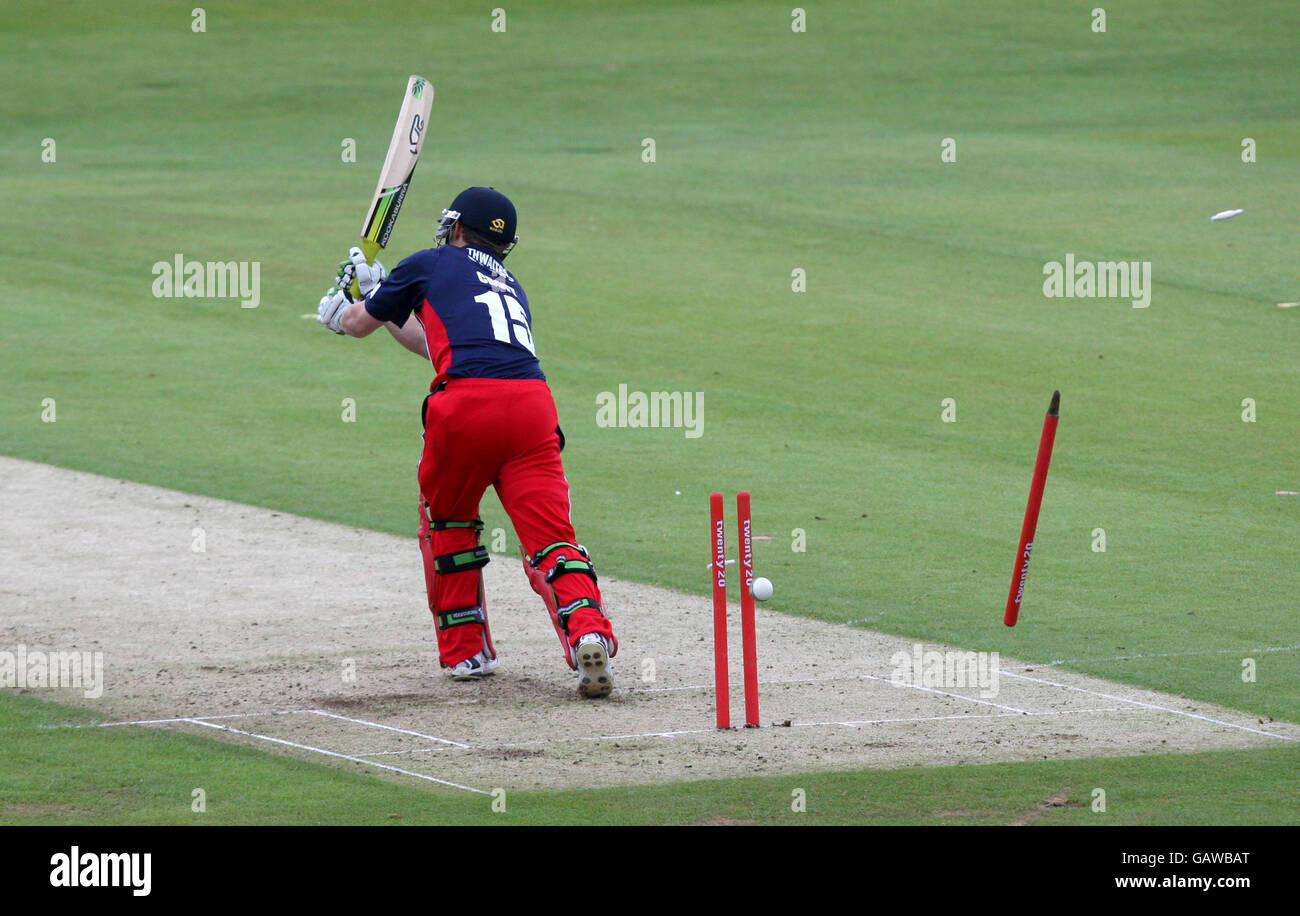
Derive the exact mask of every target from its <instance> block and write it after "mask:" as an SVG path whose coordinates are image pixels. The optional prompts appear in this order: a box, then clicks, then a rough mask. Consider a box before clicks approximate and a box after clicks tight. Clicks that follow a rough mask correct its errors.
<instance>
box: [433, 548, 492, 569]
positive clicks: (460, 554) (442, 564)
mask: <svg viewBox="0 0 1300 916" xmlns="http://www.w3.org/2000/svg"><path fill="white" fill-rule="evenodd" d="M488 559H489V557H488V549H487V548H486V547H483V546H481V545H480V546H478V547H475V548H473V549H472V550H457V551H455V552H454V553H440V554H438V555H437V556H436V557H434V558H433V566H434V569H436V570H437V571H438V574H439V575H443V576H446V575H450V574H451V573H458V572H468V571H469V570H471V569H482V568H483V567H484V566H487V564H488Z"/></svg>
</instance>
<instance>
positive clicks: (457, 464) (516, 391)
mask: <svg viewBox="0 0 1300 916" xmlns="http://www.w3.org/2000/svg"><path fill="white" fill-rule="evenodd" d="M558 425H559V421H558V418H557V416H556V411H555V400H554V398H553V397H552V396H551V389H550V386H548V385H547V384H546V382H545V381H543V380H541V379H486V378H452V379H449V380H448V381H447V384H446V387H445V388H443V389H442V390H441V391H438V392H435V393H434V394H431V395H430V396H429V398H428V400H427V401H426V402H425V412H424V453H423V455H422V456H421V458H420V493H421V495H422V496H423V497H424V499H425V501H426V502H427V503H428V509H429V517H430V519H433V520H441V521H450V522H472V521H473V520H474V519H476V518H477V517H478V514H479V502H480V501H481V500H482V498H483V494H484V492H486V490H487V488H488V487H489V486H492V487H495V488H496V492H497V496H498V498H499V499H500V500H501V506H502V507H503V508H504V509H505V510H506V514H507V515H509V516H510V521H511V523H512V524H513V525H514V528H515V534H516V535H517V536H518V538H519V543H520V544H521V545H522V546H523V548H524V551H525V552H526V553H527V554H528V556H529V557H532V556H533V555H534V554H536V552H537V551H539V550H541V549H543V548H545V547H549V546H550V545H552V544H554V543H556V542H559V541H567V542H570V543H575V544H576V543H577V540H576V535H575V534H574V531H573V523H572V521H571V520H570V517H569V483H568V481H567V480H566V479H565V477H564V466H563V464H562V462H561V460H560V437H559V433H558V431H557V427H558ZM430 540H431V542H432V553H433V554H434V555H435V556H436V555H443V554H450V553H454V552H457V551H464V550H472V549H473V548H474V547H476V546H477V545H478V543H479V535H478V532H477V531H475V530H474V529H473V528H466V527H449V528H444V529H441V530H438V529H437V528H436V527H435V530H433V531H432V532H430ZM553 556H554V555H553ZM548 565H554V561H553V560H545V561H543V563H542V564H541V565H540V566H539V567H538V568H539V570H541V571H542V572H543V573H546V572H548V571H549V569H548ZM429 578H430V579H432V583H431V588H430V589H429V591H430V593H431V594H430V609H431V610H432V612H433V614H434V619H435V621H440V620H441V619H442V618H440V615H442V614H446V613H448V612H453V611H458V610H461V609H465V608H472V607H475V606H477V605H479V604H480V601H479V584H480V581H481V575H480V570H477V569H475V570H467V571H464V572H455V573H446V574H442V573H440V574H437V575H436V576H435V575H433V574H432V572H429ZM553 587H554V589H555V594H556V599H557V601H558V602H559V603H560V604H568V603H569V602H572V601H576V600H578V599H580V598H591V599H593V600H594V601H596V602H597V603H598V604H599V603H600V590H599V588H597V586H596V583H595V581H593V580H592V579H591V578H590V577H588V576H586V575H564V576H557V577H556V578H555V580H554V583H553ZM485 603H486V602H484V604H485ZM600 606H601V607H603V604H602V605H600ZM484 611H486V607H484ZM586 633H599V634H601V635H602V636H605V637H607V638H608V637H610V636H612V635H613V630H612V628H611V626H610V622H609V618H607V617H605V616H604V615H603V614H601V613H600V612H599V611H597V610H596V609H595V608H588V607H583V608H579V609H578V610H576V611H574V612H573V614H572V616H571V617H570V618H569V629H568V636H569V641H570V643H569V644H570V645H575V644H576V643H577V641H578V638H579V637H580V636H583V635H584V634H586ZM483 648H484V629H483V625H482V624H479V623H457V624H456V625H453V626H442V625H441V624H440V625H439V627H438V652H439V655H440V657H441V661H442V664H444V665H446V666H448V667H451V666H453V665H456V664H458V663H459V662H462V661H464V660H465V659H467V658H469V657H471V656H473V655H474V654H475V653H477V652H480V651H482V650H483Z"/></svg>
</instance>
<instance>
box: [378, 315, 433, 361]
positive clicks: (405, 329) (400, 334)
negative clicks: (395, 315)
mask: <svg viewBox="0 0 1300 916" xmlns="http://www.w3.org/2000/svg"><path fill="white" fill-rule="evenodd" d="M384 327H386V328H388V333H389V334H392V335H393V340H395V341H397V342H398V343H399V344H401V345H402V346H404V347H406V349H408V350H410V351H411V352H412V353H414V354H415V355H416V356H418V357H420V358H421V359H426V360H428V359H429V343H428V341H426V340H425V339H424V328H423V327H422V326H421V325H420V322H418V321H411V320H409V319H408V320H407V322H406V324H404V325H402V326H401V327H398V326H397V325H396V324H395V323H393V322H391V321H386V322H384ZM429 361H430V362H433V360H429Z"/></svg>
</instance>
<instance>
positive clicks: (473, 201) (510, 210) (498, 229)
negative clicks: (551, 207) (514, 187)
mask: <svg viewBox="0 0 1300 916" xmlns="http://www.w3.org/2000/svg"><path fill="white" fill-rule="evenodd" d="M458 222H459V223H461V224H463V225H464V226H465V227H466V228H467V229H472V230H474V231H475V232H477V233H478V234H479V235H481V236H482V237H483V238H485V239H487V240H488V241H490V242H492V243H493V244H495V245H500V246H501V249H502V251H501V257H502V258H504V257H505V256H506V255H508V254H509V253H510V249H512V248H514V247H515V244H516V243H517V242H518V241H519V236H517V235H515V205H514V204H512V203H511V202H510V198H508V197H506V196H505V195H504V194H502V193H501V192H500V191H498V190H497V189H496V188H466V189H465V190H463V191H461V192H460V193H459V194H457V195H456V199H455V200H453V201H452V202H451V206H450V207H448V208H447V209H446V210H443V211H442V219H441V220H439V221H438V230H437V231H436V232H435V233H434V234H433V237H434V239H435V240H436V241H438V242H445V241H447V240H448V239H450V238H451V230H452V227H454V226H455V225H456V223H458Z"/></svg>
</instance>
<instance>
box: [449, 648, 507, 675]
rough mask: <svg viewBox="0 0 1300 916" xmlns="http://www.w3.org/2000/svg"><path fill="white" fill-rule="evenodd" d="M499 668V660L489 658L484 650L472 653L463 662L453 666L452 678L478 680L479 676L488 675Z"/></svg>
mask: <svg viewBox="0 0 1300 916" xmlns="http://www.w3.org/2000/svg"><path fill="white" fill-rule="evenodd" d="M496 670H497V660H496V659H495V658H488V657H487V656H486V655H484V654H483V653H482V652H479V653H478V654H477V655H471V656H470V657H469V658H467V659H465V660H464V661H463V662H459V663H458V664H455V665H453V666H452V668H451V679H452V680H453V681H477V680H478V679H479V678H484V677H487V676H488V675H489V674H491V673H493V672H494V671H496Z"/></svg>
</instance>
